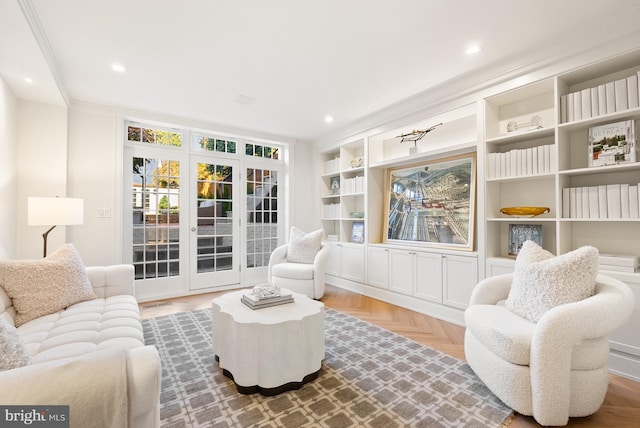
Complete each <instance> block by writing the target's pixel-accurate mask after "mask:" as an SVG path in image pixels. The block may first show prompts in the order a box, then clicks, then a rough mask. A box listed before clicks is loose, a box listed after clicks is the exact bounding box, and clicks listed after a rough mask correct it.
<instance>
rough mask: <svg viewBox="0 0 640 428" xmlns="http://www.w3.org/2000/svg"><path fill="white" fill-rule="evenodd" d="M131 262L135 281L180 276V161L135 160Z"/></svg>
mask: <svg viewBox="0 0 640 428" xmlns="http://www.w3.org/2000/svg"><path fill="white" fill-rule="evenodd" d="M132 166H133V168H132V183H133V185H132V187H131V198H132V199H131V202H132V206H131V210H132V214H133V218H132V247H131V251H132V260H133V265H134V268H135V278H136V279H138V280H139V279H153V278H163V277H169V276H177V275H179V274H180V263H179V260H180V162H179V161H175V160H171V159H159V158H147V157H135V156H134V157H133V165H132Z"/></svg>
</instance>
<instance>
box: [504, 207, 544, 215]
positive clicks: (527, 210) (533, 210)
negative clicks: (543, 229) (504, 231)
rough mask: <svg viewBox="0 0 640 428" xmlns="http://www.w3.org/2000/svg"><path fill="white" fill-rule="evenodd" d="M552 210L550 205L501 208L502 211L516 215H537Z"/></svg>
mask: <svg viewBox="0 0 640 428" xmlns="http://www.w3.org/2000/svg"><path fill="white" fill-rule="evenodd" d="M549 211H551V209H550V208H548V207H507V208H500V212H501V213H502V214H505V215H510V216H514V217H535V216H538V215H540V214H546V213H548V212H549Z"/></svg>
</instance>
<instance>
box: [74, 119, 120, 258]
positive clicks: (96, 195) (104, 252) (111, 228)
mask: <svg viewBox="0 0 640 428" xmlns="http://www.w3.org/2000/svg"><path fill="white" fill-rule="evenodd" d="M120 129H122V126H121V125H120V126H119V125H118V121H117V116H116V115H115V114H114V113H113V112H109V111H100V110H95V109H84V108H77V107H72V108H71V109H70V112H69V173H68V179H69V185H68V190H69V194H70V195H72V196H74V197H77V198H83V199H84V224H83V225H82V226H74V227H72V228H69V231H68V238H69V241H71V242H73V244H74V245H75V246H76V248H77V249H78V251H79V252H80V254H81V255H82V259H83V261H84V263H85V265H87V266H103V265H109V264H113V263H118V262H119V260H118V259H117V257H118V252H117V248H118V244H119V242H120V241H119V238H118V237H117V236H116V219H117V218H118V217H117V215H118V212H117V209H116V207H119V206H120V205H119V204H118V203H116V202H117V200H116V195H117V194H118V193H117V191H116V185H117V182H118V175H121V168H120V167H119V166H118V165H119V164H121V162H120V158H119V155H118V154H119V153H121V151H120V150H119V146H121V145H122V138H121V137H120V136H121V134H120V133H119V130H120ZM104 208H109V210H110V212H111V216H110V217H108V218H98V209H104Z"/></svg>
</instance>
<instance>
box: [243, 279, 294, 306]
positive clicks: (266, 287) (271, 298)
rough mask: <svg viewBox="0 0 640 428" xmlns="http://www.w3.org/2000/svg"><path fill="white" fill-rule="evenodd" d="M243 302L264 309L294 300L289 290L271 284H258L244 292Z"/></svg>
mask: <svg viewBox="0 0 640 428" xmlns="http://www.w3.org/2000/svg"><path fill="white" fill-rule="evenodd" d="M241 300H242V303H244V304H245V305H247V306H248V307H250V308H251V309H262V308H268V307H271V306H277V305H284V304H285V303H291V302H293V295H292V294H291V291H289V290H282V289H280V287H278V286H274V285H271V284H263V285H256V286H255V287H253V288H252V289H251V290H246V291H245V292H244V293H242V299H241Z"/></svg>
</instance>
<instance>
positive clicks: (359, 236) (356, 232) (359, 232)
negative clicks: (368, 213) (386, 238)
mask: <svg viewBox="0 0 640 428" xmlns="http://www.w3.org/2000/svg"><path fill="white" fill-rule="evenodd" d="M351 242H355V243H357V244H362V243H363V242H364V222H363V221H354V222H353V225H352V226H351Z"/></svg>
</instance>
